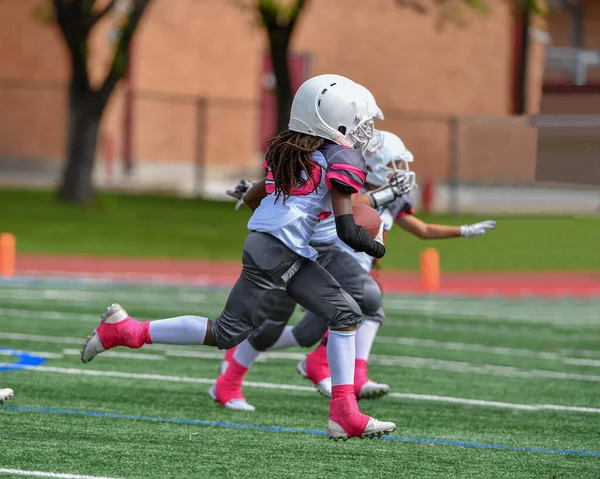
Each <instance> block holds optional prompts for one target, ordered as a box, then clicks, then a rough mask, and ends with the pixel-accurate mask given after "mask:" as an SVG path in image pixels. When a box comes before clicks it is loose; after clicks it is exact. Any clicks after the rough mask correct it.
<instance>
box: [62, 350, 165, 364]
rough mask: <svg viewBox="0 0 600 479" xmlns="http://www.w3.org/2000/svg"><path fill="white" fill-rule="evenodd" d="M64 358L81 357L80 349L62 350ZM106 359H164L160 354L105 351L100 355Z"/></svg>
mask: <svg viewBox="0 0 600 479" xmlns="http://www.w3.org/2000/svg"><path fill="white" fill-rule="evenodd" d="M63 354H64V355H65V356H81V349H63ZM102 355H103V356H106V357H107V358H119V359H140V360H143V361H164V360H165V359H166V358H165V356H163V355H161V354H144V353H124V352H120V351H106V352H104V353H102Z"/></svg>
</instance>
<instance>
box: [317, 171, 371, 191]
mask: <svg viewBox="0 0 600 479" xmlns="http://www.w3.org/2000/svg"><path fill="white" fill-rule="evenodd" d="M331 180H337V181H339V182H340V183H342V184H344V185H347V186H349V187H350V188H353V189H354V190H356V192H357V193H358V192H359V191H360V190H361V188H362V185H361V184H360V183H357V182H356V181H354V180H352V178H348V177H347V176H346V175H342V174H341V173H335V172H333V171H328V172H327V173H326V174H325V184H326V185H327V188H328V189H329V190H331Z"/></svg>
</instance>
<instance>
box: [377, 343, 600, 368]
mask: <svg viewBox="0 0 600 479" xmlns="http://www.w3.org/2000/svg"><path fill="white" fill-rule="evenodd" d="M375 341H376V342H378V343H386V344H400V345H404V346H423V347H431V348H437V349H446V350H451V351H473V352H478V353H486V354H497V355H500V356H524V357H532V358H540V359H553V360H559V361H562V362H563V363H565V364H573V365H579V366H596V367H600V361H599V360H596V361H594V360H588V359H580V358H568V357H565V355H567V354H572V355H578V354H581V355H583V356H598V357H600V351H586V350H578V349H564V348H560V349H558V351H560V352H552V353H550V352H546V351H536V350H533V349H524V348H507V347H502V346H486V345H484V344H477V343H457V342H452V341H437V340H434V339H421V338H404V337H390V336H377V338H376V339H375Z"/></svg>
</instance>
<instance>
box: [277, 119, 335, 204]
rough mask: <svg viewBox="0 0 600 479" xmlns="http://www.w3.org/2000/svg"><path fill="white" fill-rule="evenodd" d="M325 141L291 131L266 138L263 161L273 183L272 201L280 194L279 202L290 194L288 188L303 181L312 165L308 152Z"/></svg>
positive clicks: (316, 148) (284, 200) (303, 182)
mask: <svg viewBox="0 0 600 479" xmlns="http://www.w3.org/2000/svg"><path fill="white" fill-rule="evenodd" d="M326 141H327V140H325V139H324V138H320V137H318V136H311V135H306V134H304V133H297V132H295V131H290V130H287V131H284V132H282V133H279V134H278V135H277V136H275V137H273V138H271V139H270V140H269V141H267V152H266V155H265V160H266V162H267V165H269V168H271V172H272V173H273V181H274V182H275V195H276V196H275V201H277V200H278V199H279V197H280V196H281V195H283V203H285V202H286V200H287V199H288V198H289V197H290V196H291V194H292V190H293V189H294V188H298V187H300V186H303V185H305V184H306V182H307V181H308V179H304V178H303V177H302V172H303V171H304V172H305V173H306V177H307V178H310V177H311V174H312V169H313V168H315V165H314V163H313V161H312V153H313V151H315V150H318V149H319V148H320V147H321V146H322V145H323V144H325V142H326Z"/></svg>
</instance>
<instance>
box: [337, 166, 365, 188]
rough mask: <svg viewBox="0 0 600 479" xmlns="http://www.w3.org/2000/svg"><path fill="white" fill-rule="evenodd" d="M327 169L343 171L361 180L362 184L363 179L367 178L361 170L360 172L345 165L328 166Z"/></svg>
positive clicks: (356, 167)
mask: <svg viewBox="0 0 600 479" xmlns="http://www.w3.org/2000/svg"><path fill="white" fill-rule="evenodd" d="M329 169H331V170H338V171H344V170H345V171H349V172H350V173H354V174H355V175H357V176H358V177H359V178H360V179H361V180H362V182H363V183H364V182H365V178H366V177H367V175H366V173H365V172H364V171H363V170H361V169H360V168H359V167H358V166H354V165H347V164H346V163H334V164H332V165H330V166H329Z"/></svg>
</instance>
